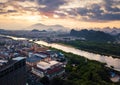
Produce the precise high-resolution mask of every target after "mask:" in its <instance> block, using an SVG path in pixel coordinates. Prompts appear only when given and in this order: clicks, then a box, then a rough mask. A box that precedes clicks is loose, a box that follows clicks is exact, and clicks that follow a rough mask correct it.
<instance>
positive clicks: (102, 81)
mask: <svg viewBox="0 0 120 85" xmlns="http://www.w3.org/2000/svg"><path fill="white" fill-rule="evenodd" d="M49 48H50V49H51V50H57V51H60V52H62V53H63V54H64V55H65V57H66V59H67V62H68V63H67V65H66V67H65V70H66V74H65V75H66V77H64V78H63V79H61V78H54V79H53V80H52V81H54V80H57V81H56V82H60V84H59V85H120V82H117V83H113V82H112V81H111V80H110V78H111V75H110V72H115V73H116V74H119V75H120V72H118V71H115V70H113V69H112V67H111V68H109V67H106V66H105V65H106V64H105V63H101V62H98V61H95V60H89V59H87V58H85V57H83V56H79V55H75V54H72V53H66V52H64V51H62V50H58V49H55V48H52V47H49ZM53 83H54V82H53ZM52 85H56V84H55V83H54V84H52Z"/></svg>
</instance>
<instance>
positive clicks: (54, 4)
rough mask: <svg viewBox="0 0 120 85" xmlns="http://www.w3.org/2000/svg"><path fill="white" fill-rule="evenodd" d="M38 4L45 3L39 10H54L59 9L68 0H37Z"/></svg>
mask: <svg viewBox="0 0 120 85" xmlns="http://www.w3.org/2000/svg"><path fill="white" fill-rule="evenodd" d="M35 1H36V3H37V4H38V5H44V7H43V8H41V7H40V8H39V11H43V12H51V11H52V12H53V11H55V10H57V9H58V8H59V7H60V6H61V5H63V4H65V3H67V1H66V0H35Z"/></svg>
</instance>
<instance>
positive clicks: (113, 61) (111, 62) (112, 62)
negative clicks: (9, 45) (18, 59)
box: [7, 36, 120, 71]
mask: <svg viewBox="0 0 120 85" xmlns="http://www.w3.org/2000/svg"><path fill="white" fill-rule="evenodd" d="M7 37H9V38H12V39H14V40H27V39H26V38H17V37H11V36H7ZM30 41H31V40H30ZM35 43H37V44H42V45H45V46H49V47H53V48H57V49H60V50H63V51H65V52H71V53H73V54H77V55H80V56H84V57H86V58H88V59H90V60H96V61H100V62H103V63H106V64H107V66H108V67H110V66H113V67H114V69H115V70H117V71H120V59H118V58H113V57H112V56H104V55H99V54H95V53H90V52H86V51H82V50H79V49H76V48H74V47H69V46H65V45H61V44H56V43H47V42H44V41H35Z"/></svg>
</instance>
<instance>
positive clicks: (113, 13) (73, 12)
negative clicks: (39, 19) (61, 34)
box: [0, 0, 120, 21]
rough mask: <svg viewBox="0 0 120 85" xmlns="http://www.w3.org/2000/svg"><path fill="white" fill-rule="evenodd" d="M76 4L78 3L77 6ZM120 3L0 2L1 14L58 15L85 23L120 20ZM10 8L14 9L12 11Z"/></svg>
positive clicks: (119, 0)
mask: <svg viewBox="0 0 120 85" xmlns="http://www.w3.org/2000/svg"><path fill="white" fill-rule="evenodd" d="M70 2H71V3H70ZM73 2H74V4H73V6H72V3H73ZM75 3H78V4H77V6H76V5H75ZM82 3H83V4H84V6H83V4H82ZM119 3H120V0H97V1H95V2H94V3H92V2H87V3H86V1H84V0H81V2H79V0H77V2H75V1H74V0H5V1H4V2H1V1H0V14H7V13H8V15H9V14H10V13H17V14H18V13H19V14H21V15H22V14H24V15H25V14H26V15H27V13H29V14H30V13H31V14H33V13H36V14H41V15H43V16H47V17H51V16H53V15H56V16H59V18H72V19H75V20H84V21H112V20H120V6H119ZM9 6H12V7H13V8H14V9H10V8H9ZM62 6H63V7H62ZM8 8H9V9H8Z"/></svg>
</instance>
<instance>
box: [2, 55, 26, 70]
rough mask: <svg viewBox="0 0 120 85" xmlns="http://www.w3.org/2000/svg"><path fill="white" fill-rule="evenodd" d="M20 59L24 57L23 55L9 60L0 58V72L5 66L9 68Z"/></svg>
mask: <svg viewBox="0 0 120 85" xmlns="http://www.w3.org/2000/svg"><path fill="white" fill-rule="evenodd" d="M22 59H25V58H24V57H16V58H13V59H11V60H9V61H8V60H2V59H0V72H1V71H3V70H4V69H6V68H9V67H10V66H11V65H13V64H14V63H16V62H17V61H20V60H22Z"/></svg>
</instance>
